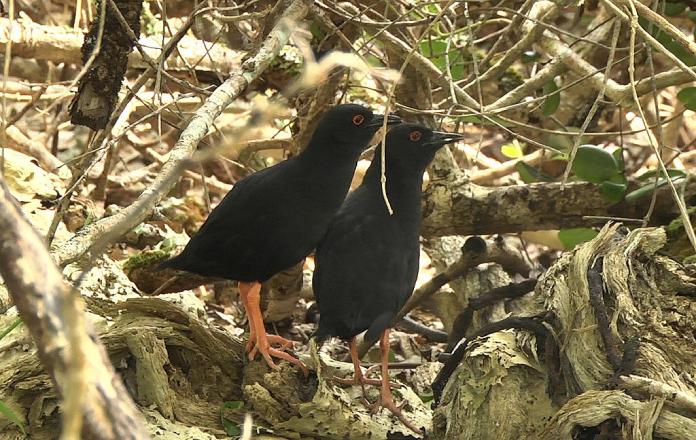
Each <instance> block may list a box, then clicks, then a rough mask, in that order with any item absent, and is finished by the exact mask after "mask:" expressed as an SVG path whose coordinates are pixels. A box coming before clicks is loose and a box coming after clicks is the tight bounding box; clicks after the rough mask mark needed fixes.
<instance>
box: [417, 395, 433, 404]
mask: <svg viewBox="0 0 696 440" xmlns="http://www.w3.org/2000/svg"><path fill="white" fill-rule="evenodd" d="M418 397H420V399H421V400H422V401H423V403H428V402H430V401H431V400H433V397H434V396H433V394H432V393H431V394H421V395H419V396H418Z"/></svg>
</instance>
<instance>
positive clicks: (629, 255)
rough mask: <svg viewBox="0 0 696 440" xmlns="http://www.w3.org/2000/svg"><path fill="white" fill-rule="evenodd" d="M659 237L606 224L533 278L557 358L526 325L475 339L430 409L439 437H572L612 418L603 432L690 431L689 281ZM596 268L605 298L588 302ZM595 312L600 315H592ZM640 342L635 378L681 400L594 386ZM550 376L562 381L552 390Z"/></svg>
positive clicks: (695, 288) (694, 282) (693, 290)
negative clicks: (543, 348)
mask: <svg viewBox="0 0 696 440" xmlns="http://www.w3.org/2000/svg"><path fill="white" fill-rule="evenodd" d="M665 241H666V238H665V233H664V231H663V230H662V229H636V230H634V231H631V232H628V231H627V230H626V229H625V228H622V227H620V226H619V225H609V226H607V227H605V228H604V229H603V230H602V231H601V232H600V234H599V235H598V236H597V237H596V238H595V239H594V240H592V241H590V242H588V243H585V244H583V245H581V246H579V247H577V248H576V249H575V250H574V251H573V252H570V253H567V254H565V255H563V256H562V257H561V259H560V260H559V261H558V262H557V263H556V264H555V265H553V266H552V267H551V268H550V269H549V270H548V271H547V272H546V273H545V274H544V275H543V276H542V277H541V278H540V280H539V282H538V284H537V288H536V293H535V295H534V302H535V303H536V304H537V306H538V307H542V308H543V309H545V310H546V312H547V313H549V314H550V315H549V316H550V317H551V319H550V320H549V321H548V325H549V330H550V331H551V334H553V335H554V337H555V339H556V341H557V343H558V346H559V347H560V355H559V359H558V360H556V361H554V360H553V359H545V358H544V356H545V355H548V353H543V352H541V354H538V353H537V346H540V345H541V344H543V341H537V340H536V339H535V338H534V337H530V336H528V335H527V334H526V332H520V331H517V332H511V331H506V332H502V333H496V334H493V335H491V336H489V337H487V338H483V339H479V340H475V341H472V342H470V346H469V347H468V348H467V352H466V354H465V356H464V360H463V362H462V364H461V365H460V366H459V367H458V368H457V370H456V371H455V373H454V375H453V376H452V378H451V379H450V381H449V383H448V384H447V386H446V387H445V391H444V395H443V404H442V406H441V407H439V408H438V409H437V410H436V412H435V421H434V433H435V438H446V439H450V438H452V439H453V438H457V439H465V438H471V439H474V438H476V439H488V438H496V439H508V438H509V439H513V438H515V439H517V438H523V439H524V438H528V439H532V438H534V439H536V438H548V439H552V438H554V439H555V438H568V437H569V436H571V435H578V434H579V433H580V432H582V430H583V429H591V428H594V427H597V426H599V425H600V424H602V423H603V422H605V421H608V420H614V422H612V423H616V425H611V426H609V427H607V426H605V427H604V429H609V432H615V433H616V434H615V435H619V433H623V434H621V435H623V436H624V437H622V438H636V439H637V438H650V435H652V433H653V432H654V433H655V435H658V436H660V437H661V438H667V439H685V438H691V437H693V436H694V431H693V429H694V427H696V425H694V422H693V420H691V419H689V417H693V413H691V410H690V409H689V407H688V404H685V403H684V402H691V401H693V400H694V398H695V396H696V392H695V391H696V390H695V388H696V386H695V385H694V383H693V382H692V381H691V380H690V379H689V378H690V377H693V375H694V374H696V371H695V370H694V364H693V362H692V361H691V360H692V359H693V356H694V355H695V354H696V352H695V350H696V348H695V347H696V344H695V342H696V341H694V330H695V328H696V316H694V309H695V308H694V297H695V296H696V278H694V277H693V274H691V273H689V272H688V271H687V270H686V269H685V268H684V267H683V266H681V265H680V264H679V263H677V262H675V261H674V260H671V259H670V258H668V257H665V256H662V255H660V253H659V250H660V248H662V247H663V246H664V244H665ZM598 261H603V264H602V265H601V266H598V265H597V262H598ZM592 267H594V268H595V270H597V269H598V270H599V274H600V278H599V280H600V285H601V290H600V292H599V293H600V295H601V296H602V301H600V302H597V301H596V300H592V304H593V305H591V294H592V291H593V287H592V283H591V282H589V281H588V280H589V279H592V277H588V270H590V273H591V270H592ZM592 295H594V294H592ZM602 308H603V310H604V312H605V315H606V317H607V319H605V320H603V319H598V317H601V316H602V315H603V314H602V313H598V312H599V311H600V309H602ZM603 326H604V327H603ZM636 338H640V340H641V342H640V345H635V346H633V347H634V348H636V347H637V352H636V358H635V362H633V366H634V373H633V374H636V375H638V376H640V377H642V378H645V379H644V380H648V381H649V383H651V384H653V386H656V385H655V384H659V387H658V388H662V389H674V390H677V391H679V393H680V396H681V397H680V398H679V400H675V399H668V398H667V397H666V396H665V397H663V399H662V400H661V401H660V402H661V403H659V404H657V403H655V401H651V400H649V401H643V400H640V399H642V398H648V399H650V396H649V395H646V393H645V392H644V391H643V392H642V393H640V392H639V391H640V389H639V387H637V386H636V385H635V384H632V385H631V383H630V381H627V380H621V379H619V383H620V384H621V383H622V384H624V385H626V384H627V383H628V385H629V386H628V391H629V394H626V393H625V392H623V391H618V390H617V391H599V390H602V389H606V388H607V387H612V386H615V383H616V382H615V381H616V379H615V378H616V376H617V375H620V374H627V372H626V371H625V369H626V368H631V367H630V364H631V362H628V363H627V362H626V361H627V355H626V353H630V350H629V351H628V352H627V351H626V347H627V346H629V347H630V346H631V344H632V342H631V341H634V340H636ZM611 341H613V342H611ZM611 345H616V347H615V348H613V349H612V347H611ZM612 350H618V354H617V355H615V356H618V358H619V359H618V364H619V365H616V364H617V362H616V361H614V362H611V361H610V360H609V359H610V358H611V356H612V355H610V354H609V353H610V352H611V351H612ZM622 351H623V352H624V354H623V355H622V354H621V352H622ZM622 357H623V359H621V358H622ZM628 357H629V358H630V355H629V356H628ZM628 360H630V359H628ZM549 361H553V363H555V364H556V363H557V365H559V368H558V371H556V370H555V369H554V370H549V368H548V362H549ZM627 365H628V367H627ZM628 373H632V372H630V371H629V372H628ZM629 377H630V376H629ZM634 382H635V381H634ZM550 383H556V384H561V386H560V387H550V388H547V386H548V384H550ZM502 396H504V399H503V398H502ZM569 399H570V400H569ZM658 400H659V399H658ZM589 402H591V405H590V404H589ZM655 405H658V406H657V407H656V406H655ZM689 414H690V415H689ZM551 416H552V418H551V419H550V421H549V417H551ZM616 417H619V419H617V418H616ZM445 418H449V420H448V422H447V423H445V422H444V420H445ZM493 433H495V434H493Z"/></svg>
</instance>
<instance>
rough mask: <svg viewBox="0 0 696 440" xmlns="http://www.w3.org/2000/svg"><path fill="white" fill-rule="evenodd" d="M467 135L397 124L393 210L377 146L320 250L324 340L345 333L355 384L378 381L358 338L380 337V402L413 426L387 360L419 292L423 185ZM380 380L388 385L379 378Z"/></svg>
mask: <svg viewBox="0 0 696 440" xmlns="http://www.w3.org/2000/svg"><path fill="white" fill-rule="evenodd" d="M458 139H461V135H458V134H452V133H442V132H436V131H431V130H430V129H428V128H425V127H422V126H420V125H415V124H402V125H399V126H397V127H394V128H392V129H391V130H390V131H389V133H388V134H387V137H386V145H387V148H386V151H385V154H386V162H385V164H386V166H385V175H386V179H387V183H386V190H387V196H388V199H389V202H390V204H391V207H392V208H393V214H392V215H390V214H389V211H388V210H387V206H386V204H385V201H384V199H383V196H382V187H381V180H380V177H381V173H380V170H381V157H380V149H381V148H382V146H381V145H380V147H378V148H377V151H376V152H375V158H374V159H373V160H372V164H371V165H370V167H369V168H368V170H367V172H366V174H365V177H364V179H363V182H362V184H361V185H360V186H359V187H358V188H357V189H356V190H355V191H353V192H352V193H351V194H350V195H349V196H348V198H347V199H346V201H345V202H344V203H343V206H341V209H340V210H339V211H338V213H337V214H336V216H335V217H334V219H333V221H332V222H331V226H329V230H328V232H327V233H326V237H324V239H322V242H321V243H320V244H319V247H318V248H317V252H316V256H315V269H314V277H313V280H312V284H313V289H314V296H315V298H316V300H317V304H318V306H319V328H318V329H317V332H316V334H315V336H316V337H317V340H318V341H319V342H322V341H323V340H324V339H326V338H328V337H331V336H337V337H339V338H341V339H344V340H348V341H350V353H351V359H352V360H353V366H354V368H355V377H354V379H353V380H352V381H350V383H353V384H360V385H361V386H363V390H364V385H365V384H372V383H373V382H374V381H370V380H368V379H366V378H365V377H364V375H363V373H362V371H361V370H360V359H359V358H358V354H357V347H356V342H355V336H356V335H358V334H359V333H362V332H363V331H365V330H367V333H366V334H365V340H366V341H367V342H368V343H374V342H376V341H377V339H379V341H380V349H381V352H382V380H381V385H382V389H381V393H380V399H379V401H378V402H377V403H375V404H374V406H373V410H377V409H378V408H379V406H384V407H385V408H387V409H389V410H390V411H391V412H392V413H393V414H394V415H396V416H397V417H398V418H399V420H401V421H402V422H403V423H404V424H405V425H406V426H408V427H409V428H411V429H412V430H414V431H416V432H420V430H419V429H418V428H417V427H416V426H415V425H414V424H413V423H412V422H410V421H408V420H407V419H406V418H405V417H404V416H403V414H402V413H401V410H400V408H399V407H398V406H397V405H396V404H395V403H394V400H393V398H392V394H391V389H390V383H389V375H388V371H387V364H388V360H389V327H390V326H391V323H392V320H393V319H394V317H395V316H396V314H397V313H398V312H399V310H400V309H401V307H402V306H403V305H404V303H405V302H406V300H407V299H408V298H409V296H410V295H411V293H412V291H413V288H414V286H415V284H416V277H417V276H418V259H419V256H420V247H419V235H420V224H421V186H422V184H423V173H424V172H425V169H426V167H427V166H428V164H429V163H430V162H431V161H432V159H433V157H434V156H435V152H436V151H437V150H438V149H439V148H440V147H442V146H443V145H445V144H447V143H450V142H454V141H457V140H458ZM377 383H380V382H377Z"/></svg>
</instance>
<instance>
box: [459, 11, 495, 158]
mask: <svg viewBox="0 0 696 440" xmlns="http://www.w3.org/2000/svg"><path fill="white" fill-rule="evenodd" d="M464 17H465V18H466V28H467V32H468V33H469V40H471V41H473V40H474V31H473V30H472V29H471V16H470V14H469V4H468V3H464ZM472 44H475V43H472ZM471 59H472V62H473V67H474V76H475V79H474V82H475V84H476V94H477V95H478V102H479V106H478V108H479V109H482V108H483V91H482V90H481V83H482V82H483V81H482V80H481V75H480V74H479V73H480V72H479V64H478V61H476V57H475V56H474V57H471ZM487 72H488V71H487ZM464 88H465V89H466V87H464ZM455 104H456V102H455ZM481 122H483V121H481ZM481 144H483V130H480V133H479V141H478V147H477V148H476V157H478V155H479V154H480V153H481Z"/></svg>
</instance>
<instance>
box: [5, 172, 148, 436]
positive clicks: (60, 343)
mask: <svg viewBox="0 0 696 440" xmlns="http://www.w3.org/2000/svg"><path fill="white" fill-rule="evenodd" d="M0 205H1V206H2V208H1V209H0V274H1V275H2V277H3V279H4V281H5V285H6V286H7V290H8V292H9V293H10V296H11V297H12V301H13V303H14V304H15V306H16V307H17V310H18V312H19V314H20V316H21V317H22V321H23V322H24V324H25V325H26V327H27V329H28V330H29V333H30V334H31V336H32V339H33V340H34V342H35V344H36V347H37V349H38V355H39V359H40V360H41V363H42V365H43V366H44V368H45V371H46V373H48V374H49V376H50V377H51V379H52V380H53V383H54V385H55V386H56V390H57V391H58V394H59V395H60V396H61V397H62V399H63V405H62V417H63V427H64V428H63V429H64V430H63V436H62V438H65V439H70V440H72V439H79V438H81V431H80V430H77V431H76V429H77V428H78V427H79V425H80V423H79V422H77V423H76V422H75V420H73V419H72V418H73V417H77V418H78V419H79V420H82V417H83V415H84V423H85V431H86V433H87V436H88V437H90V438H99V439H102V440H144V439H147V438H149V435H148V434H147V431H146V429H145V427H144V424H143V421H142V418H141V415H140V413H139V412H138V410H137V409H136V406H135V403H134V402H133V401H132V400H131V398H130V395H129V394H128V392H127V391H126V389H125V387H124V386H123V383H122V382H121V379H120V378H119V377H118V376H117V375H116V372H115V371H114V368H113V366H112V365H111V362H110V361H109V357H108V355H107V353H106V349H105V348H104V347H103V345H101V343H100V342H99V340H98V338H97V334H96V332H95V331H94V329H93V328H92V327H91V325H90V324H89V323H88V322H87V321H86V319H85V314H84V303H83V302H82V298H81V297H80V296H79V295H78V294H77V293H76V292H74V291H73V290H72V289H71V288H70V287H69V286H68V284H67V283H66V281H65V279H64V278H63V275H62V274H61V273H60V271H59V270H58V269H57V268H56V265H55V263H54V262H53V261H52V260H51V256H50V255H49V253H48V252H47V250H46V247H45V244H44V242H43V240H42V238H41V237H40V236H39V235H38V233H37V232H36V230H34V228H33V227H32V226H31V224H30V223H29V222H28V221H27V220H26V218H25V217H24V214H23V213H22V209H21V207H20V206H19V204H18V203H17V202H16V201H15V200H14V198H13V197H12V195H11V194H10V193H9V190H8V188H7V186H6V185H5V183H4V181H3V180H2V179H0ZM76 357H77V358H78V359H75V358H76ZM75 412H77V415H75Z"/></svg>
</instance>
